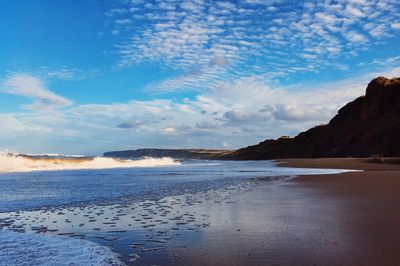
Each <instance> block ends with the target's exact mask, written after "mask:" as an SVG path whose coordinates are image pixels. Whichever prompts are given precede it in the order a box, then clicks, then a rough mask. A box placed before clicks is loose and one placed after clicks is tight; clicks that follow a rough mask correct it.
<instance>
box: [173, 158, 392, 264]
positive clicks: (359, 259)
mask: <svg viewBox="0 0 400 266" xmlns="http://www.w3.org/2000/svg"><path fill="white" fill-rule="evenodd" d="M280 163H282V165H284V166H293V167H317V168H347V169H362V170H365V171H363V172H352V173H343V174H336V175H320V176H301V177H296V178H294V179H291V180H289V181H283V182H278V183H276V184H264V185H261V186H260V188H259V189H257V190H255V191H251V192H248V193H244V194H242V195H239V196H238V198H237V199H236V203H235V204H228V205H225V206H221V210H222V209H224V210H225V211H227V212H228V213H229V216H228V217H224V218H223V219H225V222H224V221H221V219H222V218H221V219H220V220H217V221H215V222H214V223H213V226H212V227H211V228H210V230H208V231H206V232H205V233H204V235H203V236H202V239H201V240H199V242H198V243H193V246H192V247H191V248H189V249H188V251H187V252H186V254H185V256H184V257H183V258H182V260H180V261H179V263H180V264H182V265H185V264H186V265H400V166H399V165H385V164H372V163H367V162H366V160H360V159H310V160H309V159H307V160H280ZM212 211H213V212H218V210H210V212H212ZM212 216H214V217H215V216H217V217H218V214H217V213H216V214H214V215H211V217H212Z"/></svg>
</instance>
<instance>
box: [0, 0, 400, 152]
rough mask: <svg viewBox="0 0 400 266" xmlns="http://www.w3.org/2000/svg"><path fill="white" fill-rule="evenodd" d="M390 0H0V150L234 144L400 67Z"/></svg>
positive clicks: (397, 19)
mask: <svg viewBox="0 0 400 266" xmlns="http://www.w3.org/2000/svg"><path fill="white" fill-rule="evenodd" d="M399 44H400V4H399V3H398V2H397V0H384V1H378V0H370V1H367V0H342V1H330V0H325V1H283V0H242V1H202V0H191V1H186V0H179V1H177V0H163V1H161V0H152V1H150V0H148V1H144V0H131V1H112V0H107V1H95V0H82V1H79V2H78V1H71V0H69V1H66V0H59V1H51V0H37V1H27V0H26V1H22V0H15V1H0V58H1V60H0V102H1V105H0V118H1V120H2V123H1V124H0V130H1V132H2V134H1V137H0V149H2V150H10V151H14V152H26V153H68V154H76V153H81V154H82V153H83V154H99V153H101V152H103V151H108V150H118V149H135V148H144V147H160V148H187V147H194V148H200V147H202V148H238V147H242V146H247V145H250V144H254V143H258V142H259V141H262V140H264V139H266V138H276V137H279V136H281V135H291V136H295V135H296V134H298V133H299V132H301V131H302V130H305V129H307V128H309V127H311V126H314V125H317V124H321V123H327V122H328V121H329V119H330V118H331V117H332V116H333V115H335V113H336V111H337V109H338V108H339V107H340V106H342V105H343V104H345V103H346V102H348V101H350V100H352V99H354V98H356V97H358V96H360V95H362V94H363V93H364V90H365V87H366V85H367V84H368V81H369V80H371V79H372V78H374V77H376V76H381V75H383V76H387V77H393V76H399V75H400V45H399Z"/></svg>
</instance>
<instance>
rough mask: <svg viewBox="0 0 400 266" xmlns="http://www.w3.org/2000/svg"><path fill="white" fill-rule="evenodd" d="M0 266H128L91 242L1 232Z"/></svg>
mask: <svg viewBox="0 0 400 266" xmlns="http://www.w3.org/2000/svg"><path fill="white" fill-rule="evenodd" d="M0 264H1V265H93V266H94V265H104V266H105V265H114V266H120V265H125V264H124V263H123V262H121V261H120V259H119V257H118V255H117V254H116V253H114V252H112V251H111V250H110V249H108V248H106V247H102V246H99V245H97V244H94V243H92V242H89V241H86V240H81V239H73V238H67V237H59V236H47V235H43V234H29V233H16V232H11V231H0Z"/></svg>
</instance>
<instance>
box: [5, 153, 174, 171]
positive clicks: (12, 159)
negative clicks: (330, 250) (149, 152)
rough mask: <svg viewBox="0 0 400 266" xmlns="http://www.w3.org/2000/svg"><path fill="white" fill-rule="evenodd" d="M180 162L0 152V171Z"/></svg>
mask: <svg viewBox="0 0 400 266" xmlns="http://www.w3.org/2000/svg"><path fill="white" fill-rule="evenodd" d="M179 164H180V163H179V162H178V161H176V160H174V159H172V158H168V157H165V158H151V157H145V158H142V159H138V160H121V159H114V158H106V157H84V156H82V157H81V156H60V155H49V156H35V155H15V154H9V153H5V152H2V153H0V173H8V172H31V171H56V170H82V169H112V168H132V167H157V166H172V165H179Z"/></svg>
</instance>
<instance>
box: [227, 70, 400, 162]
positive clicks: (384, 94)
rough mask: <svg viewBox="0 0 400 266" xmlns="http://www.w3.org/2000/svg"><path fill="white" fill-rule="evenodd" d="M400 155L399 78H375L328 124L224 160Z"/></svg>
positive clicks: (249, 148)
mask: <svg viewBox="0 0 400 266" xmlns="http://www.w3.org/2000/svg"><path fill="white" fill-rule="evenodd" d="M375 155H376V156H400V78H393V79H387V78H384V77H378V78H376V79H374V80H372V81H371V82H370V83H369V84H368V87H367V89H366V94H365V96H361V97H359V98H357V99H355V100H354V101H352V102H350V103H348V104H346V105H345V106H344V107H342V108H341V109H340V110H339V111H338V114H337V115H336V116H335V117H334V118H333V119H332V120H331V121H330V122H329V124H327V125H323V126H317V127H314V128H311V129H309V130H307V131H305V132H302V133H300V134H299V135H297V136H296V137H294V138H280V139H277V140H265V141H263V142H261V143H259V144H257V145H254V146H249V147H246V148H242V149H239V150H237V151H235V152H232V153H231V154H229V155H226V156H224V157H225V159H245V160H260V159H275V158H317V157H369V156H375Z"/></svg>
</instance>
